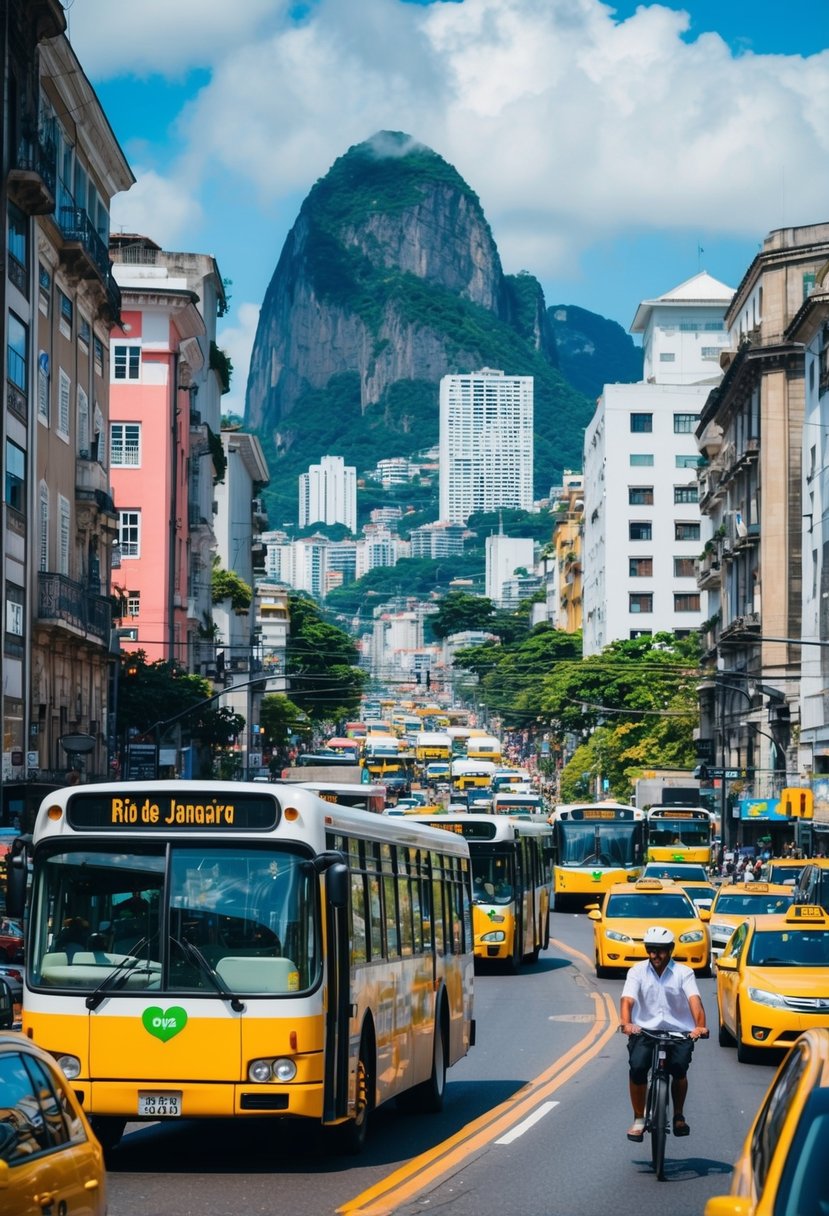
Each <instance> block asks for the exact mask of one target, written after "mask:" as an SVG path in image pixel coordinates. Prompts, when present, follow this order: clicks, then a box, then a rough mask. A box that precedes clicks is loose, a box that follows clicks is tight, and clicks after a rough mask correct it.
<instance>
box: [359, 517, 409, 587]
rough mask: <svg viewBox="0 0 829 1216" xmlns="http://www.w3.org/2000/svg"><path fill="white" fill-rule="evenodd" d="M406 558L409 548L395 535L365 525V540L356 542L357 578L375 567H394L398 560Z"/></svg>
mask: <svg viewBox="0 0 829 1216" xmlns="http://www.w3.org/2000/svg"><path fill="white" fill-rule="evenodd" d="M408 556H409V546H408V545H407V544H404V542H403V541H401V539H400V537H399V536H397V534H396V533H394V532H390V531H389V530H388V528H378V527H375V526H374V524H367V525H366V528H365V540H361V541H358V542H357V569H356V575H357V578H362V577H363V575H364V574H367V573H368V571H369V570H373V569H374V568H375V566H396V565H397V561H398V558H400V557H408Z"/></svg>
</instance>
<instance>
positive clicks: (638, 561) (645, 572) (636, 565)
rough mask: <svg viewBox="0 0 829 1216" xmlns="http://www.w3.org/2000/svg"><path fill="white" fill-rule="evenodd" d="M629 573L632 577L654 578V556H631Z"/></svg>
mask: <svg viewBox="0 0 829 1216" xmlns="http://www.w3.org/2000/svg"><path fill="white" fill-rule="evenodd" d="M628 574H629V575H630V577H631V578H653V558H652V557H629V558H628Z"/></svg>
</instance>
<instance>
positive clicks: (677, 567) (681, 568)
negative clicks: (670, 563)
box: [674, 557, 697, 578]
mask: <svg viewBox="0 0 829 1216" xmlns="http://www.w3.org/2000/svg"><path fill="white" fill-rule="evenodd" d="M696 576H697V571H696V563H695V560H694V558H693V557H675V558H674V578H696Z"/></svg>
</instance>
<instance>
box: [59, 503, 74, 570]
mask: <svg viewBox="0 0 829 1216" xmlns="http://www.w3.org/2000/svg"><path fill="white" fill-rule="evenodd" d="M71 520H72V514H71V508H70V506H69V499H68V498H64V497H63V495H62V494H59V495H58V574H66V575H68V574H69V528H70V524H71Z"/></svg>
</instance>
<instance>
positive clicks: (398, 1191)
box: [337, 951, 619, 1216]
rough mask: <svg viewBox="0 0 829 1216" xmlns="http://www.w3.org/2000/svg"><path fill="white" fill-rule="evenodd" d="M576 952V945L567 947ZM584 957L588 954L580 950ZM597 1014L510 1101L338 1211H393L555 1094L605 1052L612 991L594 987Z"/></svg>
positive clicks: (369, 1215)
mask: <svg viewBox="0 0 829 1216" xmlns="http://www.w3.org/2000/svg"><path fill="white" fill-rule="evenodd" d="M568 953H573V954H576V953H578V952H577V951H568ZM579 957H583V956H581V955H580V956H579ZM590 997H591V998H592V1000H593V1002H594V1019H593V1021H592V1022H591V1024H590V1029H589V1030H588V1031H587V1033H586V1034H585V1035H584V1037H583V1038H582V1039H580V1040H579V1042H578V1043H576V1044H575V1045H574V1046H573V1047H571V1048H570V1049H569V1051H566V1052H565V1053H564V1055H563V1056H561V1057H560V1058H559V1059H558V1060H556V1062H555V1063H554V1064H553V1065H551V1067H550V1068H548V1069H547V1070H546V1071H545V1072H542V1073H541V1074H540V1075H539V1076H537V1077H535V1078H534V1079H533V1080H532V1081H530V1082H529V1083H528V1084H527V1085H525V1086H524V1087H523V1089H520V1090H519V1091H518V1093H516V1094H514V1095H513V1097H511V1098H509V1099H507V1101H506V1102H502V1103H500V1105H498V1106H494V1107H493V1108H492V1110H488V1111H487V1112H486V1114H484V1115H481V1116H480V1118H478V1119H475V1120H474V1121H473V1122H472V1123H468V1124H467V1125H466V1127H464V1128H462V1129H461V1130H460V1131H459V1132H457V1133H456V1134H455V1135H454V1136H451V1137H450V1138H449V1139H448V1140H444V1141H443V1142H442V1143H441V1144H438V1145H436V1146H435V1147H434V1148H432V1149H430V1150H429V1151H428V1152H426V1153H421V1154H420V1156H419V1157H413V1158H412V1160H411V1161H408V1162H407V1163H406V1164H405V1165H404V1166H402V1167H401V1168H400V1169H399V1170H396V1171H395V1172H394V1173H393V1174H390V1175H389V1177H388V1178H384V1179H383V1181H382V1182H378V1183H377V1184H376V1186H373V1187H370V1188H369V1189H368V1190H367V1191H363V1193H362V1195H358V1196H357V1197H356V1199H352V1200H350V1201H349V1202H348V1203H346V1204H344V1205H343V1206H342V1207H341V1208H338V1209H337V1210H338V1212H341V1213H343V1214H345V1213H348V1214H350V1216H351V1214H355V1216H356V1214H358V1213H359V1216H390V1213H392V1212H394V1211H395V1210H396V1209H397V1208H399V1207H400V1205H401V1204H403V1203H405V1202H406V1201H407V1200H410V1199H412V1198H414V1196H415V1195H418V1194H419V1193H420V1192H421V1191H425V1190H427V1189H429V1188H430V1187H433V1186H434V1185H435V1184H436V1183H437V1182H439V1181H440V1180H441V1178H443V1177H445V1176H446V1175H447V1174H451V1173H453V1172H454V1171H455V1170H457V1169H458V1168H459V1167H460V1166H461V1165H463V1164H464V1162H465V1161H467V1160H468V1159H470V1158H471V1157H472V1156H473V1155H474V1154H475V1153H476V1152H478V1151H479V1150H480V1149H482V1148H484V1147H485V1146H486V1145H487V1144H491V1143H492V1141H493V1140H497V1139H498V1138H499V1137H500V1136H503V1135H504V1134H505V1133H506V1132H508V1131H509V1130H510V1129H511V1128H512V1127H514V1126H515V1125H516V1124H518V1123H520V1122H521V1121H522V1120H523V1119H526V1118H527V1117H528V1116H529V1115H530V1113H531V1112H532V1111H533V1110H534V1109H535V1108H536V1107H538V1106H539V1105H540V1104H541V1103H542V1102H543V1101H544V1100H545V1099H547V1098H549V1096H550V1094H553V1093H555V1091H556V1090H557V1089H559V1088H560V1087H561V1086H562V1085H564V1084H565V1082H567V1081H569V1080H570V1078H571V1077H573V1076H574V1075H575V1074H576V1073H577V1072H578V1071H579V1069H581V1068H583V1067H584V1065H585V1064H586V1063H587V1062H588V1060H592V1059H593V1058H594V1057H595V1056H597V1055H598V1054H599V1052H601V1050H602V1049H603V1048H604V1046H605V1044H607V1043H608V1042H609V1041H610V1039H611V1038H612V1036H613V1035H614V1034H615V1033H616V1030H617V1028H618V1024H619V1019H618V1017H617V1016H616V1010H615V1006H614V1004H613V1000H612V998H611V997H610V995H609V994H608V993H606V992H602V993H599V992H591V993H590Z"/></svg>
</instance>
